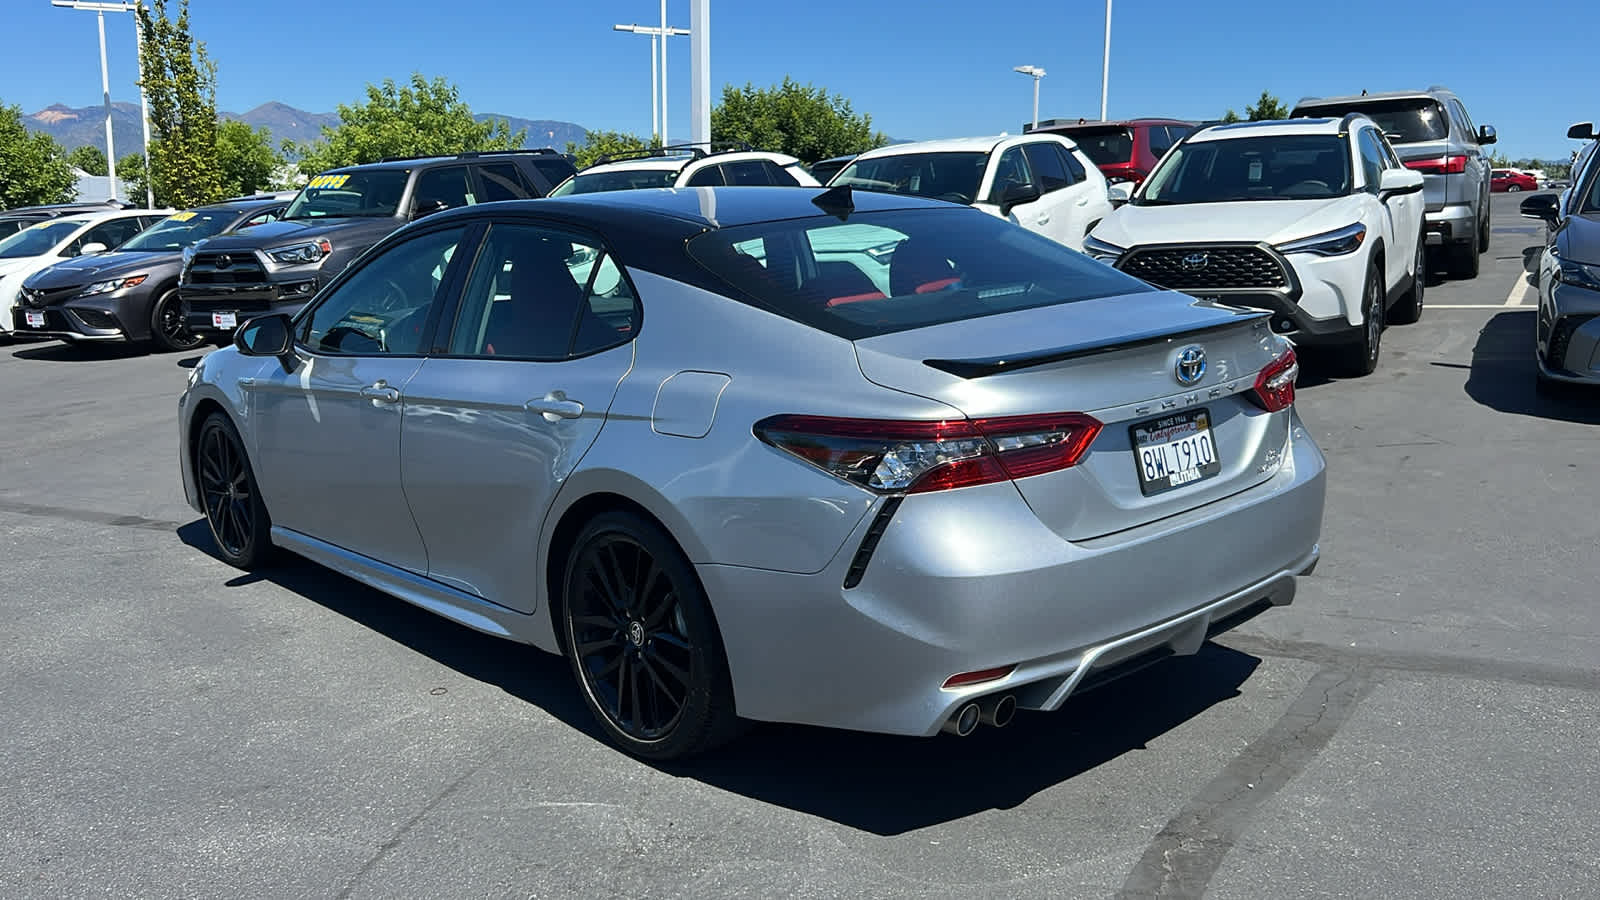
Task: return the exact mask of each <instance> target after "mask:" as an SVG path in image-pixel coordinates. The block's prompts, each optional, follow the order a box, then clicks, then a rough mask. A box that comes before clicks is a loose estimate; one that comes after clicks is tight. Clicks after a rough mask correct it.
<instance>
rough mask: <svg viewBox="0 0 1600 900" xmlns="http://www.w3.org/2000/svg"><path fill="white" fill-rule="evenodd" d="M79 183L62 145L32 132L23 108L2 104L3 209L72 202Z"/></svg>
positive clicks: (0, 161)
mask: <svg viewBox="0 0 1600 900" xmlns="http://www.w3.org/2000/svg"><path fill="white" fill-rule="evenodd" d="M77 183H78V181H77V178H76V177H75V176H74V175H73V174H72V166H71V164H69V163H68V162H67V157H66V154H64V153H62V152H61V145H60V144H57V143H56V142H55V140H54V139H53V138H51V137H50V135H48V134H35V133H32V132H29V131H28V129H27V126H25V125H23V124H22V108H21V107H20V106H4V105H0V209H10V208H11V207H13V206H33V205H35V204H39V203H62V202H65V201H67V200H71V199H72V197H73V194H74V193H75V191H74V188H76V186H77Z"/></svg>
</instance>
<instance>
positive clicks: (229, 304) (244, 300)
mask: <svg viewBox="0 0 1600 900" xmlns="http://www.w3.org/2000/svg"><path fill="white" fill-rule="evenodd" d="M183 305H184V306H185V307H186V308H188V309H189V311H190V312H202V313H209V312H241V313H243V312H267V311H269V310H271V309H272V299H271V297H270V296H263V295H261V294H259V293H256V294H223V295H221V296H217V297H192V296H186V297H184V298H183Z"/></svg>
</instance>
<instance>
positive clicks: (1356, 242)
mask: <svg viewBox="0 0 1600 900" xmlns="http://www.w3.org/2000/svg"><path fill="white" fill-rule="evenodd" d="M1366 239H1367V226H1365V225H1362V224H1361V223H1360V222H1357V223H1356V224H1354V225H1347V226H1345V227H1344V228H1341V229H1339V230H1338V231H1326V232H1323V233H1322V234H1314V235H1312V236H1311V237H1307V238H1301V239H1299V240H1297V241H1289V242H1287V243H1283V244H1279V245H1278V252H1279V253H1315V254H1316V255H1318V256H1343V255H1344V254H1346V253H1354V252H1355V251H1356V248H1358V247H1360V246H1361V243H1362V242H1363V241H1365V240H1366Z"/></svg>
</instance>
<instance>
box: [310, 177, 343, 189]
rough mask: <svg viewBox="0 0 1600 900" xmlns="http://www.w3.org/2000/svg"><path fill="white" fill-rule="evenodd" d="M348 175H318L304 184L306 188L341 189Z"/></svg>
mask: <svg viewBox="0 0 1600 900" xmlns="http://www.w3.org/2000/svg"><path fill="white" fill-rule="evenodd" d="M349 180H350V176H349V175H318V176H317V177H315V178H313V179H311V181H310V182H308V183H307V184H306V187H308V188H342V187H344V183H345V182H346V181H349Z"/></svg>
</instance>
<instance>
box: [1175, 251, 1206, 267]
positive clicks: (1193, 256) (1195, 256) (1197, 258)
mask: <svg viewBox="0 0 1600 900" xmlns="http://www.w3.org/2000/svg"><path fill="white" fill-rule="evenodd" d="M1182 264H1183V270H1184V271H1185V272H1198V271H1200V270H1201V269H1204V268H1205V267H1206V266H1208V265H1210V264H1211V254H1209V253H1207V252H1206V251H1204V250H1201V251H1199V252H1197V253H1189V254H1185V255H1184V257H1183V260H1182Z"/></svg>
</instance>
